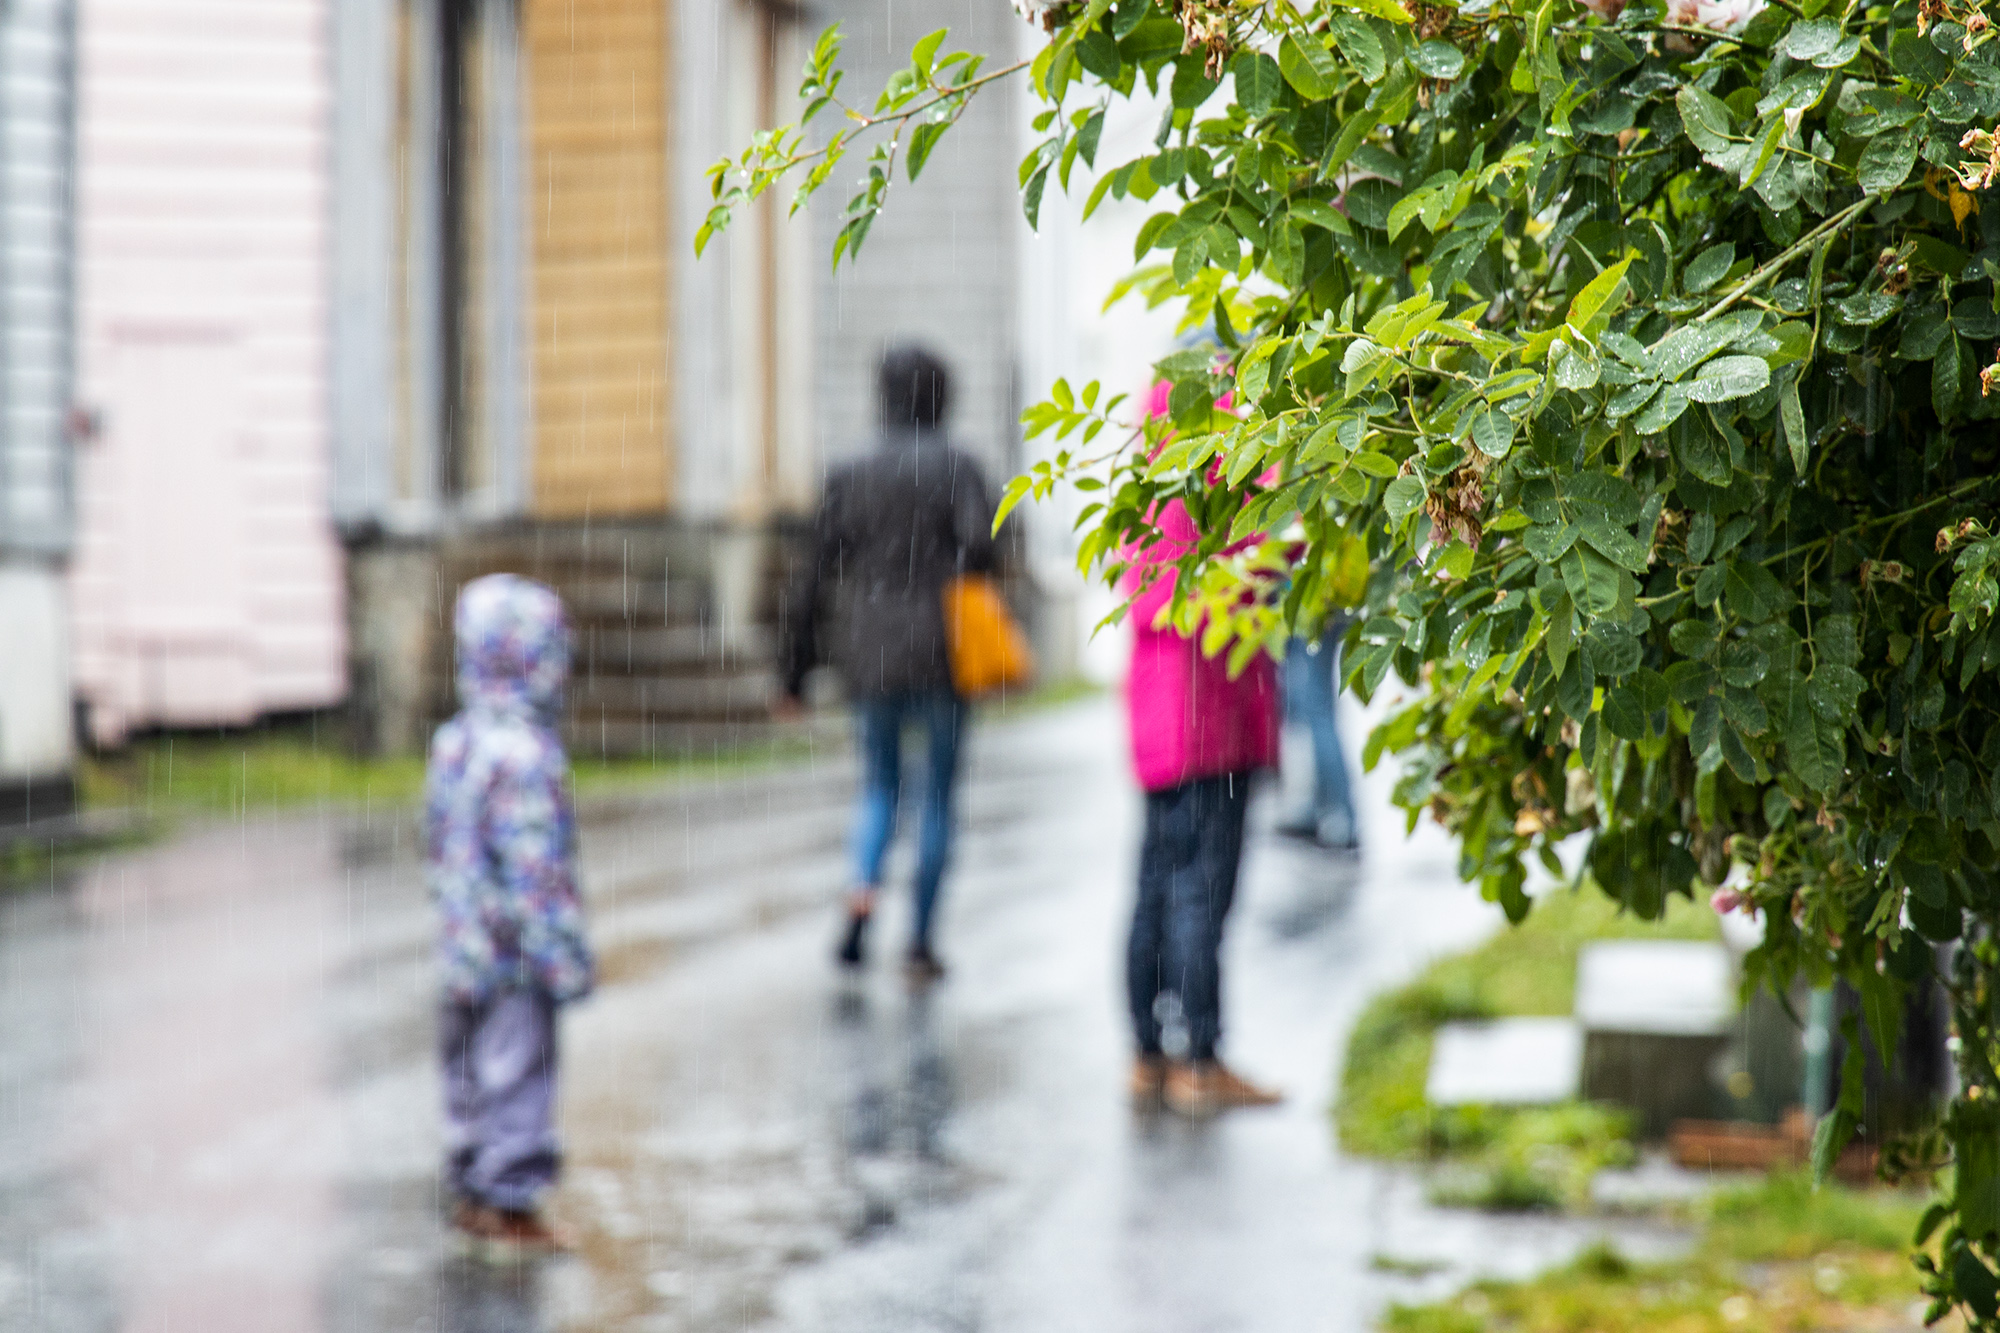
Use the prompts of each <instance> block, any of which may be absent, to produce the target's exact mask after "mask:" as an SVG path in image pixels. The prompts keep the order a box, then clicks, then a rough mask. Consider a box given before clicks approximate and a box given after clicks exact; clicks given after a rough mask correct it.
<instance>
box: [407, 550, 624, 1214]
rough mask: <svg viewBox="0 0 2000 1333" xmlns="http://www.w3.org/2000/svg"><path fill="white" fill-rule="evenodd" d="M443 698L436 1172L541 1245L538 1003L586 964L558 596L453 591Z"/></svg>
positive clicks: (512, 579) (438, 790)
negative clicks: (452, 651)
mask: <svg viewBox="0 0 2000 1333" xmlns="http://www.w3.org/2000/svg"><path fill="white" fill-rule="evenodd" d="M454 626H455V631H456V637H457V643H458V695H459V705H460V707H459V712H458V713H457V715H456V716H454V717H453V718H452V719H451V720H450V721H448V722H446V723H445V724H444V725H443V726H441V727H439V728H438V731H437V735H436V737H435V738H434V739H433V741H432V743H431V754H430V769H429V774H428V780H427V786H426V802H425V833H426V854H427V867H426V868H427V874H428V879H429V883H430V891H431V896H432V899H433V901H434V902H435V903H436V905H437V910H438V927H439V929H438V959H439V963H440V967H441V971H442V973H443V990H444V998H443V1010H442V1015H441V1021H440V1024H439V1029H440V1030H439V1036H440V1055H441V1057H442V1060H443V1065H444V1070H443V1072H444V1117H445V1154H446V1156H445V1172H446V1177H447V1179H448V1180H449V1182H450V1184H451V1186H452V1189H453V1191H454V1192H455V1193H456V1195H457V1198H458V1206H457V1211H456V1214H455V1216H454V1219H453V1220H454V1224H455V1225H456V1226H458V1228H459V1229H460V1230H461V1231H463V1232H465V1233H467V1234H469V1235H470V1236H472V1237H474V1238H477V1239H485V1240H494V1241H505V1242H512V1243H515V1244H518V1245H521V1246H524V1247H529V1248H545V1249H553V1248H559V1242H558V1240H557V1238H556V1237H555V1235H554V1233H553V1232H551V1231H550V1229H549V1227H548V1225H547V1223H546V1222H545V1221H544V1220H543V1218H542V1216H541V1214H540V1212H539V1209H538V1204H539V1200H540V1198H541V1195H542V1192H543V1191H544V1190H546V1189H547V1188H548V1187H549V1186H550V1185H551V1184H552V1183H554V1181H555V1178H556V1173H557V1170H558V1167H559V1165H560V1160H561V1158H560V1153H559V1150H558V1146H557V1141H556V1135H555V1120H554V1112H555V1075H556V1011H557V1009H558V1008H559V1007H560V1006H562V1005H564V1004H567V1003H569V1002H570V1001H572V1000H576V999H580V998H582V997H583V996H584V995H586V994H588V993H589V991H590V989H591V985H592V981H593V973H594V963H593V961H592V958H591V953H590V946H589V944H588V942H587V941H586V939H585V937H584V923H583V905H582V902H581V899H580V898H579V896H578V892H577V883H576V826H575V819H574V815H573V813H572V811H571V806H570V798H569V760H568V757H567V755H565V753H564V751H563V746H562V740H561V738H560V736H559V734H558V732H557V724H558V721H559V719H560V716H561V710H562V691H563V685H564V683H565V681H566V680H567V678H568V676H569V659H570V642H569V629H568V626H567V625H566V624H565V622H564V619H563V611H562V603H561V601H560V600H559V599H558V598H557V597H556V595H555V594H554V593H553V592H551V591H550V590H549V589H547V588H545V587H543V586H542V585H541V584H538V583H534V582H532V581H530V580H528V579H524V578H520V577H518V576H516V575H513V574H493V575H488V576H487V577H485V578H480V579H475V580H474V581H473V582H471V583H468V584H467V585H466V586H465V587H464V589H463V590H461V591H460V593H459V597H458V607H457V612H456V615H455V617H454Z"/></svg>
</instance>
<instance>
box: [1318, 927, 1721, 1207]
mask: <svg viewBox="0 0 2000 1333" xmlns="http://www.w3.org/2000/svg"><path fill="white" fill-rule="evenodd" d="M1717 930H1718V927H1717V924H1716V920H1715V916H1714V913H1712V912H1710V911H1709V910H1708V908H1707V907H1706V906H1703V905H1700V904H1696V903H1692V902H1688V901H1685V900H1683V899H1679V898H1676V899H1674V900H1673V902H1672V905H1671V906H1670V907H1669V909H1668V912H1667V916H1666V919H1665V920H1664V921H1657V922H1649V921H1640V920H1638V919H1636V918H1634V917H1631V916H1626V915H1621V914H1620V913H1619V911H1618V908H1617V905H1616V904H1614V903H1612V902H1611V901H1609V900H1608V899H1606V898H1605V897H1604V896H1603V895H1601V894H1599V893H1597V892H1596V891H1595V890H1593V889H1589V888H1584V889H1579V890H1572V889H1560V890H1557V891H1556V892H1554V893H1552V894H1550V895H1548V896H1547V897H1545V898H1543V899H1542V900H1541V901H1540V902H1538V903H1536V905H1535V910H1534V911H1533V912H1532V913H1530V914H1529V916H1528V919H1527V920H1526V921H1525V922H1523V923H1522V924H1521V925H1519V926H1515V927H1511V928H1508V929H1503V930H1502V931H1500V933H1499V934H1497V935H1495V936H1494V937H1493V938H1492V939H1491V940H1489V941H1487V942H1486V943H1485V944H1483V945H1481V946H1480V947H1479V948H1477V949H1474V950H1472V951H1471V952H1470V953H1465V954H1460V955H1457V956H1455V957H1452V958H1445V959H1441V960H1439V961H1438V962H1436V963H1433V964H1432V965H1431V966H1430V967H1428V968H1426V969H1425V970H1424V971H1423V973H1422V974H1420V975H1419V976H1418V977H1417V978H1416V979H1415V980H1413V981H1411V982H1410V983H1409V984H1408V985H1406V986H1402V987H1399V988H1398V989H1396V990H1392V991H1389V992H1387V993H1385V994H1383V995H1380V996H1378V997H1376V999H1375V1000H1374V1001H1372V1002H1371V1003H1370V1004H1369V1005H1368V1007H1367V1008H1366V1009H1365V1010H1363V1011H1362V1014H1361V1018H1360V1020H1359V1021H1358V1022H1357V1023H1356V1025H1355V1028H1354V1033H1353V1035H1352V1037H1351V1038H1350V1039H1349V1041H1348V1046H1347V1060H1346V1064H1345V1066H1344V1067H1343V1069H1342V1071H1341V1080H1340V1103H1339V1107H1338V1110H1337V1112H1336V1121H1337V1124H1338V1126H1339V1132H1340V1142H1341V1146H1342V1147H1344V1148H1346V1149H1347V1150H1348V1151H1349V1152H1355V1153H1361V1154H1364V1155H1366V1156H1371V1157H1386V1158H1391V1159H1400V1160H1411V1159H1419V1158H1435V1157H1440V1156H1447V1157H1455V1158H1457V1159H1459V1161H1460V1165H1461V1167H1462V1168H1463V1169H1462V1170H1460V1171H1458V1172H1455V1173H1446V1174H1445V1175H1444V1176H1443V1177H1442V1178H1441V1180H1440V1182H1439V1198H1440V1201H1443V1202H1451V1203H1462V1204H1467V1205H1475V1206H1484V1207H1506V1208H1534V1207H1554V1206H1557V1205H1558V1204H1559V1203H1560V1202H1562V1201H1564V1200H1566V1199H1575V1198H1576V1197H1578V1196H1579V1194H1580V1192H1581V1191H1582V1190H1584V1189H1586V1188H1587V1187H1588V1184H1589V1179H1590V1176H1591V1175H1592V1174H1594V1173H1595V1172H1596V1171H1597V1170H1598V1169H1599V1168H1600V1167H1603V1166H1607V1165H1613V1164H1617V1163H1620V1162H1623V1161H1626V1160H1628V1159H1629V1157H1630V1155H1631V1144H1630V1130H1629V1126H1628V1123H1627V1120H1626V1117H1625V1116H1623V1115H1622V1114H1621V1113H1619V1112H1617V1111H1615V1110H1612V1109H1610V1108H1606V1107H1599V1106H1589V1105H1582V1104H1577V1105H1571V1106H1558V1107H1545V1108H1541V1107H1538V1108H1520V1109H1514V1108H1495V1107H1476V1106H1475V1107H1453V1108H1447V1109H1439V1108H1434V1107H1432V1106H1431V1105H1430V1104H1429V1103H1428V1102H1426V1101H1425V1100H1424V1083H1425V1079H1426V1076H1427V1075H1428V1074H1429V1071H1430V1062H1431V1042H1432V1038H1433V1035H1434V1034H1435V1033H1436V1031H1437V1029H1438V1028H1439V1027H1440V1026H1441V1025H1443V1024H1445V1023H1450V1022H1456V1021H1464V1020H1476V1019H1484V1018H1500V1017H1511V1016H1515V1015H1562V1014H1567V1013H1569V1012H1570V1011H1571V1007H1572V1004H1573V1001H1574V996H1575V989H1576V959H1577V953H1578V951H1579V950H1580V949H1582V947H1583V946H1584V945H1585V944H1587V943H1590V942H1591V941H1594V940H1604V939H1618V938H1624V937H1638V936H1643V937H1645V938H1647V939H1713V938H1715V937H1716V934H1717Z"/></svg>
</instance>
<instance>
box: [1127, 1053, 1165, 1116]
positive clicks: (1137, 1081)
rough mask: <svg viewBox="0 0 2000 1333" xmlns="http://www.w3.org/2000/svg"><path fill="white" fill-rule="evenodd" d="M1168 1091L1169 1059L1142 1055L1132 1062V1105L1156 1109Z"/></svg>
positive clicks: (1160, 1056)
mask: <svg viewBox="0 0 2000 1333" xmlns="http://www.w3.org/2000/svg"><path fill="white" fill-rule="evenodd" d="M1166 1090H1167V1057H1166V1056H1164V1055H1142V1056H1140V1057H1139V1058H1138V1059H1136V1060H1134V1061H1133V1062H1132V1104H1133V1105H1134V1106H1141V1107H1154V1106H1158V1105H1159V1104H1160V1097H1161V1096H1162V1094H1164V1093H1165V1092H1166Z"/></svg>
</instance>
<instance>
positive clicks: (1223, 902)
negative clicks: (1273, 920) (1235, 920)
mask: <svg viewBox="0 0 2000 1333" xmlns="http://www.w3.org/2000/svg"><path fill="white" fill-rule="evenodd" d="M1249 802H1250V775H1249V774H1248V773H1231V774H1226V775H1224V776H1222V777H1213V778H1196V779H1195V780H1194V781H1192V782H1184V783H1182V784H1181V785H1180V786H1178V787H1173V788H1170V789H1168V790H1166V791H1154V792H1147V793H1146V837H1145V842H1144V843H1143V844H1142V845H1141V846H1140V849H1139V899H1138V902H1137V903H1136V904H1135V905H1134V907H1133V911H1132V935H1131V939H1130V941H1129V943H1128V944H1127V946H1126V953H1125V982H1126V993H1127V997H1128V999H1129V1000H1130V1002H1131V1007H1132V1029H1133V1035H1134V1036H1135V1037H1136V1038H1137V1039H1138V1043H1139V1050H1140V1051H1141V1053H1143V1054H1146V1055H1158V1054H1159V1053H1160V1019H1159V1014H1158V1006H1159V1000H1160V996H1161V995H1163V994H1165V993H1167V992H1172V993H1174V994H1175V995H1177V996H1178V997H1179V998H1180V1006H1181V1015H1182V1018H1183V1020H1184V1021H1185V1022H1186V1024H1187V1032H1188V1058H1189V1059H1191V1060H1212V1059H1214V1058H1215V1048H1216V1043H1217V1042H1219V1041H1220V1040H1221V1038H1222V970H1221V953H1222V925H1223V921H1224V919H1225V918H1226V917H1227V916H1228V915H1229V906H1230V903H1231V902H1232V901H1234V899H1235V897H1236V872H1237V867H1238V866H1239V865H1240V864H1241V862H1242V859H1243V815H1244V812H1245V810H1246V809H1247V808H1248V806H1249Z"/></svg>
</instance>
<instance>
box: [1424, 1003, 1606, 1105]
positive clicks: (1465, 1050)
mask: <svg viewBox="0 0 2000 1333" xmlns="http://www.w3.org/2000/svg"><path fill="white" fill-rule="evenodd" d="M1582 1071H1583V1029H1582V1028H1581V1027H1579V1026H1578V1025H1577V1024H1576V1022H1575V1021H1574V1020H1572V1019H1568V1018H1501V1019H1495V1020H1494V1021H1493V1022H1490V1023H1447V1024H1445V1025H1444V1026H1443V1027H1441V1028H1439V1029H1438V1030H1437V1036H1436V1038H1435V1040H1434V1041H1433V1042H1432V1045H1431V1072H1430V1079H1429V1082H1428V1083H1427V1084H1426V1085H1425V1089H1424V1096H1425V1097H1426V1099H1428V1100H1429V1102H1430V1103H1431V1105H1433V1106H1468V1105H1493V1106H1541V1105H1546V1104H1548V1103H1550V1102H1561V1101H1568V1100H1569V1099H1570V1098H1572V1097H1574V1096H1576V1095H1577V1088H1578V1085H1579V1082H1580V1079H1581V1075H1582Z"/></svg>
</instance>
